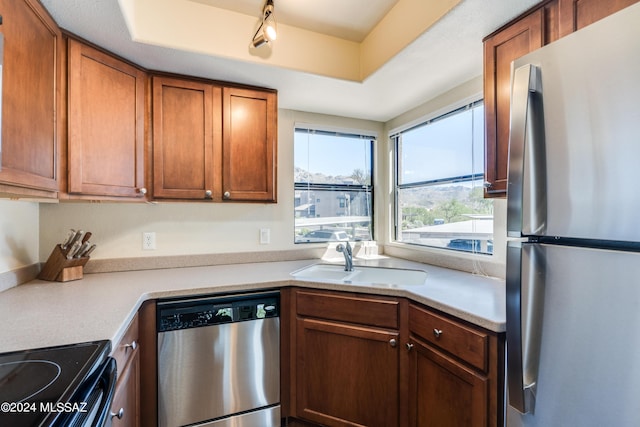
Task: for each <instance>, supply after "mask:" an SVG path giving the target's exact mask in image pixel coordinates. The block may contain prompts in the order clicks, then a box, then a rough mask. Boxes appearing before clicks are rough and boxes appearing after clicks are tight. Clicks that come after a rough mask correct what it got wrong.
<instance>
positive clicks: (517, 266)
mask: <svg viewBox="0 0 640 427" xmlns="http://www.w3.org/2000/svg"><path fill="white" fill-rule="evenodd" d="M543 250H544V249H543V248H542V247H541V246H540V245H537V244H530V243H523V242H517V241H511V242H508V244H507V277H506V294H507V381H508V383H507V386H508V391H509V405H511V406H512V407H513V408H515V409H517V410H518V411H519V412H521V413H523V414H526V413H529V412H533V410H534V407H535V400H536V382H537V380H538V366H539V359H540V341H541V337H542V312H543V306H544V288H545V286H544V281H545V280H544V277H545V266H544V254H543Z"/></svg>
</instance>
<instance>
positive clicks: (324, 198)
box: [294, 127, 375, 243]
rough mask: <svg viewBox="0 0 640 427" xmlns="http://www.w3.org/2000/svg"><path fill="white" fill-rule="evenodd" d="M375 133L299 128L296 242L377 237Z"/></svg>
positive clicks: (295, 133)
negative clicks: (374, 200) (373, 227)
mask: <svg viewBox="0 0 640 427" xmlns="http://www.w3.org/2000/svg"><path fill="white" fill-rule="evenodd" d="M374 142H375V137H374V136H372V135H362V134H360V133H355V132H354V133H340V132H328V131H324V130H319V129H313V128H308V127H296V129H295V132H294V181H295V183H294V192H295V196H294V197H295V203H294V206H295V242H296V243H311V242H329V241H344V240H352V241H353V240H372V236H373V230H372V224H373V182H372V176H373V149H374Z"/></svg>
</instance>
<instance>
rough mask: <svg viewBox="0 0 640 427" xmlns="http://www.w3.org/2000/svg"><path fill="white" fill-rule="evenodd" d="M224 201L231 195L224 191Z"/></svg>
mask: <svg viewBox="0 0 640 427" xmlns="http://www.w3.org/2000/svg"><path fill="white" fill-rule="evenodd" d="M222 196H223V197H224V198H225V199H228V198H229V197H231V193H229V192H228V191H225V192H224V194H223V195H222Z"/></svg>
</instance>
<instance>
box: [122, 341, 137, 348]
mask: <svg viewBox="0 0 640 427" xmlns="http://www.w3.org/2000/svg"><path fill="white" fill-rule="evenodd" d="M124 348H125V349H127V348H130V349H131V350H135V349H136V348H138V343H137V342H135V341H132V342H131V344H125V345H124Z"/></svg>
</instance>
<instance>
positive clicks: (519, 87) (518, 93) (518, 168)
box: [507, 64, 547, 237]
mask: <svg viewBox="0 0 640 427" xmlns="http://www.w3.org/2000/svg"><path fill="white" fill-rule="evenodd" d="M545 177H546V160H545V138H544V113H543V106H542V80H541V75H540V69H539V68H538V67H536V66H534V65H531V64H527V65H524V66H522V67H520V68H518V69H516V70H515V71H514V72H513V78H512V87H511V116H510V132H509V176H508V181H507V192H508V200H507V235H508V236H510V237H522V236H531V235H541V234H545V231H546V218H547V202H546V178H545Z"/></svg>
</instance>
